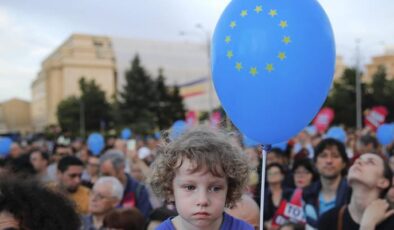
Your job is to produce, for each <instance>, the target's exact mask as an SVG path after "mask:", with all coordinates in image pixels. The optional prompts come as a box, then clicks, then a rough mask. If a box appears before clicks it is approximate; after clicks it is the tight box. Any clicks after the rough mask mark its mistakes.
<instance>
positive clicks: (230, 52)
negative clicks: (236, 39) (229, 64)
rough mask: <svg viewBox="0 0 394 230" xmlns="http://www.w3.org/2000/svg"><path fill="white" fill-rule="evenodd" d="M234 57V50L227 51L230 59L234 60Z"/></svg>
mask: <svg viewBox="0 0 394 230" xmlns="http://www.w3.org/2000/svg"><path fill="white" fill-rule="evenodd" d="M233 56H234V54H233V51H232V50H229V51H227V57H228V58H229V59H230V58H232V57H233Z"/></svg>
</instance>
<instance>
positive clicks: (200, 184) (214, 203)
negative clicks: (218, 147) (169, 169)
mask: <svg viewBox="0 0 394 230" xmlns="http://www.w3.org/2000/svg"><path fill="white" fill-rule="evenodd" d="M193 169H194V165H193V164H192V163H191V162H190V161H189V160H188V159H184V160H183V163H182V165H181V167H180V168H179V169H178V170H177V172H176V174H175V178H174V180H173V183H172V186H173V189H174V199H175V206H176V208H177V211H178V213H179V216H178V217H179V218H178V220H180V223H181V226H176V227H178V228H179V229H196V228H197V229H211V228H212V229H219V226H220V225H221V222H222V216H223V215H222V214H223V210H224V206H225V203H226V196H227V189H228V188H227V179H226V178H225V177H215V176H213V175H212V174H211V173H210V172H209V171H208V170H207V169H206V168H204V167H202V168H201V169H200V170H198V171H196V172H193V173H192V171H193ZM221 173H223V172H221ZM223 174H224V173H223ZM177 223H179V222H175V225H177Z"/></svg>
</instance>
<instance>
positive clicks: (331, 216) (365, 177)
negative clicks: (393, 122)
mask: <svg viewBox="0 0 394 230" xmlns="http://www.w3.org/2000/svg"><path fill="white" fill-rule="evenodd" d="M392 178H393V173H392V172H391V170H390V167H389V165H388V162H387V159H386V158H385V157H384V156H382V155H380V154H374V153H365V154H363V155H361V156H360V157H359V158H358V159H357V160H356V161H355V163H354V164H353V165H352V167H350V169H349V174H348V176H347V181H348V183H349V186H350V187H351V188H352V195H351V199H350V203H349V204H347V205H343V206H341V207H336V208H334V209H331V210H330V211H328V212H326V213H325V214H323V215H322V216H321V218H320V219H319V224H318V229H320V230H325V229H327V230H335V229H337V230H340V229H343V230H345V229H346V230H353V229H364V230H369V229H377V230H380V229H382V230H383V229H394V216H393V214H394V210H393V209H390V207H389V203H388V202H387V201H386V200H384V197H385V196H386V194H387V192H388V190H389V189H390V187H391V183H392Z"/></svg>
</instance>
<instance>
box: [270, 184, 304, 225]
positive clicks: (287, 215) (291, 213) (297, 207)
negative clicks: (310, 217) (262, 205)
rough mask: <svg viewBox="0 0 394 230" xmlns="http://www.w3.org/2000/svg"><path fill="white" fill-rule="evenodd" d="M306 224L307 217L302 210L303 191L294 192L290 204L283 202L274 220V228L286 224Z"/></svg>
mask: <svg viewBox="0 0 394 230" xmlns="http://www.w3.org/2000/svg"><path fill="white" fill-rule="evenodd" d="M289 221H290V222H293V223H302V224H305V215H304V211H303V209H302V189H300V188H298V189H296V190H295V191H294V193H293V196H292V198H291V200H290V202H287V201H286V200H282V201H281V203H280V205H279V208H278V210H276V213H275V215H274V217H273V218H272V226H275V227H277V226H280V225H283V224H284V223H286V222H289Z"/></svg>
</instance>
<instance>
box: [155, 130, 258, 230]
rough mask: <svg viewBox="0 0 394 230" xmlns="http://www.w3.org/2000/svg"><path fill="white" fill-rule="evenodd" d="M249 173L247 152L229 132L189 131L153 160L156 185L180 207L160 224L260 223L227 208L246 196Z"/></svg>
mask: <svg viewBox="0 0 394 230" xmlns="http://www.w3.org/2000/svg"><path fill="white" fill-rule="evenodd" d="M248 175H249V167H248V163H247V160H246V158H245V157H244V156H243V155H242V154H241V149H239V148H238V147H236V146H233V145H232V144H230V141H229V140H228V139H227V137H226V135H224V134H223V133H220V132H219V131H216V130H211V129H209V128H207V127H199V128H195V129H191V130H188V131H186V132H185V133H184V134H183V135H181V136H180V137H178V138H177V139H175V140H173V141H172V142H170V143H167V144H165V145H164V146H162V147H161V148H160V150H159V151H158V154H157V158H156V160H155V162H154V164H153V171H152V176H151V178H150V181H151V185H152V188H153V190H154V191H155V193H157V195H160V196H162V197H164V198H165V199H166V200H167V201H168V202H173V203H174V204H175V207H176V209H177V211H178V216H176V217H173V218H169V219H167V220H166V221H164V222H163V223H162V224H161V225H159V226H158V228H157V229H158V230H164V229H168V230H172V229H186V230H189V229H204V230H208V229H213V230H219V229H226V230H228V229H241V230H242V229H247V230H249V229H254V228H253V227H252V226H251V225H249V224H247V223H246V222H244V221H242V220H239V219H236V218H234V217H232V216H230V215H229V214H227V213H225V212H224V208H225V207H232V206H233V205H234V204H235V203H236V201H238V200H239V199H240V198H241V196H242V193H243V191H244V188H245V186H246V184H247V181H248Z"/></svg>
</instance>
